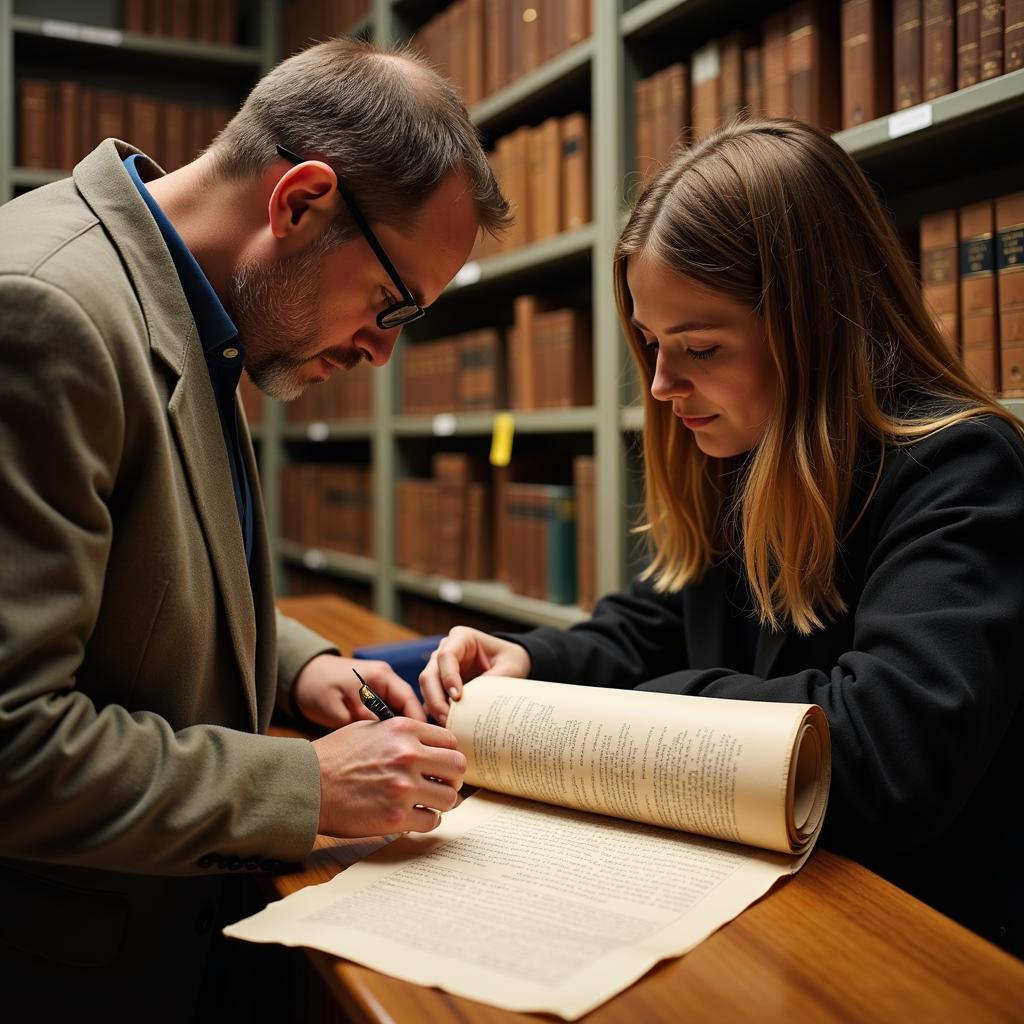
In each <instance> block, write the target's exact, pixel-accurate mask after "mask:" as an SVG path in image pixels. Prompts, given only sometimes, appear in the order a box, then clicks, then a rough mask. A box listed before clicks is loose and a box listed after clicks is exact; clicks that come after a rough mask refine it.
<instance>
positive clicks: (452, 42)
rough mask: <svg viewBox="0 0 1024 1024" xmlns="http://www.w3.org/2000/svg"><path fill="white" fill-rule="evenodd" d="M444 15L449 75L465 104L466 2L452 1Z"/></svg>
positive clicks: (461, 0) (466, 56) (460, 0)
mask: <svg viewBox="0 0 1024 1024" xmlns="http://www.w3.org/2000/svg"><path fill="white" fill-rule="evenodd" d="M445 13H446V14H447V16H448V44H449V45H448V63H449V75H450V77H451V80H452V81H453V82H454V83H455V87H456V88H457V89H458V90H459V93H460V94H461V95H462V99H463V102H466V61H467V58H468V54H467V52H466V0H453V3H452V4H451V5H450V6H449V7H448V9H447V11H446V12H445ZM467 105H468V104H467Z"/></svg>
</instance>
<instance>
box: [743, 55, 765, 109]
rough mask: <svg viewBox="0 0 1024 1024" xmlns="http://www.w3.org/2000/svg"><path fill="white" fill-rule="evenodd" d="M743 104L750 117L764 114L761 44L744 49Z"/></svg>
mask: <svg viewBox="0 0 1024 1024" xmlns="http://www.w3.org/2000/svg"><path fill="white" fill-rule="evenodd" d="M743 106H744V107H745V108H746V111H747V115H748V116H749V117H761V116H762V115H763V114H764V74H763V71H762V62H761V46H760V45H759V44H755V45H752V46H748V47H746V49H744V51H743Z"/></svg>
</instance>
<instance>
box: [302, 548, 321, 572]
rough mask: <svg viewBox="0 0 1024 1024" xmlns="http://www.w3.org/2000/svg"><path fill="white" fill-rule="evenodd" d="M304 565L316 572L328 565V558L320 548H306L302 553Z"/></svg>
mask: <svg viewBox="0 0 1024 1024" xmlns="http://www.w3.org/2000/svg"><path fill="white" fill-rule="evenodd" d="M302 564H303V565H304V566H305V567H306V568H307V569H312V570H314V572H315V571H317V570H318V569H322V568H323V567H324V566H325V565H327V556H326V555H325V554H324V553H323V552H322V551H321V550H320V549H319V548H306V550H305V551H303V552H302Z"/></svg>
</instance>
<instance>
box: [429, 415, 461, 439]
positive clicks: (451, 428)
mask: <svg viewBox="0 0 1024 1024" xmlns="http://www.w3.org/2000/svg"><path fill="white" fill-rule="evenodd" d="M430 429H431V431H432V432H433V434H434V437H451V435H452V434H454V433H455V417H454V416H453V415H452V414H451V413H450V412H439V413H438V414H437V415H436V416H435V417H434V419H433V421H432V422H431V424H430Z"/></svg>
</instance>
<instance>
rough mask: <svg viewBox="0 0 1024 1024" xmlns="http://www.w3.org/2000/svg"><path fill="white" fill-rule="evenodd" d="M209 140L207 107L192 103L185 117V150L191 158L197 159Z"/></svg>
mask: <svg viewBox="0 0 1024 1024" xmlns="http://www.w3.org/2000/svg"><path fill="white" fill-rule="evenodd" d="M209 141H210V140H209V139H208V138H207V137H206V109H205V108H204V107H197V106H196V105H195V104H194V103H190V104H189V106H188V116H187V117H186V118H185V151H186V152H187V153H188V158H189V160H195V158H196V157H197V156H199V154H200V153H201V152H202V151H203V150H204V149H205V148H206V144H207V143H208V142H209Z"/></svg>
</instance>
